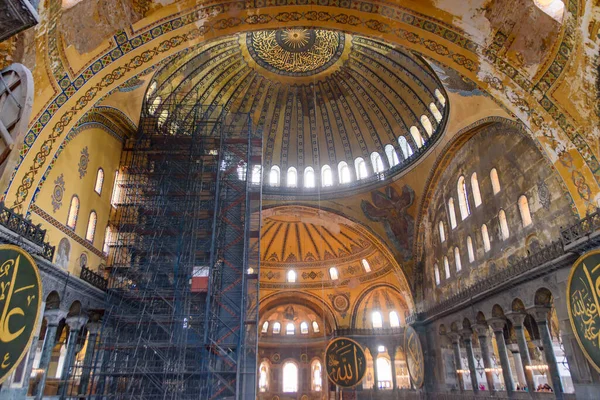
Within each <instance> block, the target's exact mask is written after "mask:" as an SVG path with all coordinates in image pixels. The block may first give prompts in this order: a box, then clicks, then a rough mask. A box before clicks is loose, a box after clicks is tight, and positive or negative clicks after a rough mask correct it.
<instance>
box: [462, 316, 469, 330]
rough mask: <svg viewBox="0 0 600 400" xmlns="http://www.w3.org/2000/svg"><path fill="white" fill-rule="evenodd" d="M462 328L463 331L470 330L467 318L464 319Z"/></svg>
mask: <svg viewBox="0 0 600 400" xmlns="http://www.w3.org/2000/svg"><path fill="white" fill-rule="evenodd" d="M462 327H463V329H471V321H470V320H469V318H466V317H465V318H464V319H463V322H462Z"/></svg>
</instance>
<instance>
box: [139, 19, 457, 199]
mask: <svg viewBox="0 0 600 400" xmlns="http://www.w3.org/2000/svg"><path fill="white" fill-rule="evenodd" d="M179 101H188V102H189V101H195V102H199V103H201V104H202V105H205V106H220V107H223V108H224V109H225V110H227V111H230V112H235V113H246V114H249V115H250V116H251V119H252V123H253V125H254V128H255V130H256V131H258V132H260V133H261V134H262V136H263V145H264V151H263V171H265V174H269V171H272V170H276V174H275V175H273V176H274V177H275V178H276V182H275V185H274V186H277V187H279V189H277V190H282V189H283V188H287V187H289V188H291V189H288V192H289V190H294V188H311V187H312V189H311V190H316V188H319V187H332V188H333V191H335V188H336V187H337V186H340V185H341V186H343V185H352V186H355V184H356V183H360V184H362V182H368V181H369V179H366V178H368V177H372V178H374V179H371V180H370V181H371V182H373V181H375V182H381V180H382V179H384V178H385V177H386V176H389V175H390V174H394V173H396V171H400V170H401V169H403V168H405V167H406V166H408V165H411V163H413V162H414V161H415V160H416V159H418V158H419V156H420V154H422V153H423V150H424V149H425V148H427V146H429V145H431V144H432V143H433V142H435V139H437V137H439V134H440V133H441V132H442V131H443V126H444V123H445V114H446V113H447V110H446V108H447V107H446V97H445V94H444V90H443V88H442V86H441V84H440V82H439V80H438V78H437V76H436V75H435V73H434V72H433V70H432V69H431V68H430V66H429V65H428V64H427V63H426V62H425V61H424V60H423V59H421V58H419V57H417V56H415V55H414V54H412V53H410V52H408V51H405V50H404V49H402V48H399V47H397V46H393V45H390V44H388V43H385V42H383V41H380V40H377V39H373V38H370V37H366V36H360V35H350V34H348V33H344V32H339V31H332V30H320V29H309V28H285V29H278V30H262V31H253V32H248V33H243V34H239V35H234V36H228V37H224V38H220V39H217V40H213V41H210V42H207V43H204V44H202V45H200V46H198V47H195V48H192V49H189V50H186V51H185V52H182V53H181V54H179V55H177V56H175V57H174V58H173V59H172V60H171V61H170V62H169V63H167V64H166V65H165V66H164V67H163V68H162V69H160V70H159V71H158V72H157V73H156V74H155V76H154V78H153V82H152V84H151V85H150V88H149V90H148V93H147V104H148V105H147V111H148V113H149V114H151V115H154V116H156V117H157V118H158V120H159V122H160V124H165V123H167V122H171V123H172V124H174V125H177V124H178V123H179V121H169V115H168V112H167V111H166V110H163V109H162V108H161V104H165V103H177V102H179ZM173 118H175V116H173ZM325 170H327V171H329V172H327V174H328V176H326V177H325V175H324V172H323V171H325ZM290 171H291V172H290ZM307 171H309V172H310V174H312V176H313V177H310V181H311V185H312V186H310V185H307V184H305V183H304V182H303V180H305V181H308V179H309V178H307ZM290 173H293V174H294V177H292V175H290ZM375 173H381V174H380V175H378V176H375ZM271 178H272V176H271V175H269V176H268V179H267V177H266V176H265V179H264V181H265V183H269V184H273V179H271ZM291 178H294V179H293V182H292V181H291ZM325 180H328V182H326V181H325ZM269 190H273V189H269Z"/></svg>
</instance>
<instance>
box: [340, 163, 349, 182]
mask: <svg viewBox="0 0 600 400" xmlns="http://www.w3.org/2000/svg"><path fill="white" fill-rule="evenodd" d="M338 177H339V180H340V183H349V182H350V168H348V164H347V163H346V161H340V163H339V164H338Z"/></svg>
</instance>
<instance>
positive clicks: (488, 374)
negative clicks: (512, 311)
mask: <svg viewBox="0 0 600 400" xmlns="http://www.w3.org/2000/svg"><path fill="white" fill-rule="evenodd" d="M473 330H474V331H475V333H476V334H477V338H478V339H479V347H480V349H481V358H482V359H483V366H484V368H485V369H486V371H485V380H486V381H487V384H488V390H489V391H490V392H494V391H495V389H494V375H493V374H494V373H493V372H492V359H491V357H490V345H489V343H488V333H489V331H488V326H487V324H473Z"/></svg>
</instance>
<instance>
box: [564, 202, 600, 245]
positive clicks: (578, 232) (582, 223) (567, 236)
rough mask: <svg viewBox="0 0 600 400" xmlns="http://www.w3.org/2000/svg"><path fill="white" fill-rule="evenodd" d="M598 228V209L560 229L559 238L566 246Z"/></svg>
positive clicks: (599, 218) (599, 222)
mask: <svg viewBox="0 0 600 400" xmlns="http://www.w3.org/2000/svg"><path fill="white" fill-rule="evenodd" d="M597 230H600V209H596V212H594V213H592V214H588V215H587V216H585V217H584V218H582V219H580V220H579V221H577V222H576V223H575V224H573V225H571V226H569V227H567V228H565V229H563V230H561V232H560V238H561V240H562V242H563V245H564V246H565V247H566V246H568V245H570V244H572V243H573V242H575V241H577V240H579V239H581V238H583V237H585V236H588V235H590V234H592V233H594V232H596V231H597Z"/></svg>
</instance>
